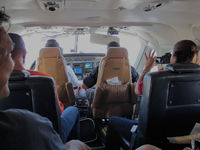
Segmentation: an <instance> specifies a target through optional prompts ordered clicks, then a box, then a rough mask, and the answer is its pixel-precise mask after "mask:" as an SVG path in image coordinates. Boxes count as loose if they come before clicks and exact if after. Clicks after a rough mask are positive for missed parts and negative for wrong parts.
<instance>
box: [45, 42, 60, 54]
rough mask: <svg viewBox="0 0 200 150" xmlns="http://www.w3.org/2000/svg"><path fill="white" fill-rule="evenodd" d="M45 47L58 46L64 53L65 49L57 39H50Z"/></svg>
mask: <svg viewBox="0 0 200 150" xmlns="http://www.w3.org/2000/svg"><path fill="white" fill-rule="evenodd" d="M45 47H58V48H59V49H60V52H61V54H63V49H62V48H61V47H60V45H59V43H58V42H57V41H56V40H55V39H49V40H48V41H47V42H46V44H45Z"/></svg>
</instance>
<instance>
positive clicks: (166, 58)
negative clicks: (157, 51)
mask: <svg viewBox="0 0 200 150" xmlns="http://www.w3.org/2000/svg"><path fill="white" fill-rule="evenodd" d="M170 58H171V53H165V54H164V55H163V56H161V57H157V59H156V63H157V64H169V63H170Z"/></svg>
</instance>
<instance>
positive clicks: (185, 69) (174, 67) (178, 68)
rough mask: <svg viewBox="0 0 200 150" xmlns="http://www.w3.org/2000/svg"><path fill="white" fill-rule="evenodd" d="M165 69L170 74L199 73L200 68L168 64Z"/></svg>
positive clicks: (190, 65)
mask: <svg viewBox="0 0 200 150" xmlns="http://www.w3.org/2000/svg"><path fill="white" fill-rule="evenodd" d="M165 69H166V70H169V71H172V72H179V73H182V72H183V73H190V72H200V66H199V65H197V64H193V63H181V64H179V63H176V64H168V65H167V66H166V67H165Z"/></svg>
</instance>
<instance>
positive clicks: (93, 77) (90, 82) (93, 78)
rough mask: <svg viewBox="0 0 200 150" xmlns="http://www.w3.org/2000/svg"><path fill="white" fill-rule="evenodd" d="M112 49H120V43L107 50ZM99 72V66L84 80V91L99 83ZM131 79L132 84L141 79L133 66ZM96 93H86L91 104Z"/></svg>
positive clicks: (111, 43) (111, 44) (90, 90)
mask: <svg viewBox="0 0 200 150" xmlns="http://www.w3.org/2000/svg"><path fill="white" fill-rule="evenodd" d="M110 47H120V45H119V43H117V42H115V41H112V42H110V43H109V44H108V45H107V50H108V49H109V48H110ZM98 70H99V66H97V67H96V68H94V70H93V71H92V72H90V73H89V75H88V76H87V77H86V78H84V79H83V85H82V88H83V89H88V88H91V87H93V86H94V85H95V84H96V83H97V78H98ZM131 78H132V83H134V82H137V80H138V78H139V75H138V73H137V72H136V70H135V68H134V67H132V66H131ZM94 91H95V89H89V90H87V92H86V94H87V97H88V99H89V101H90V102H91V103H92V101H93V97H94Z"/></svg>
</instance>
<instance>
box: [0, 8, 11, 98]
mask: <svg viewBox="0 0 200 150" xmlns="http://www.w3.org/2000/svg"><path fill="white" fill-rule="evenodd" d="M8 18H9V17H8V16H7V15H5V14H4V12H3V11H0V70H1V73H0V99H2V98H4V97H7V96H8V95H9V93H10V92H9V88H8V79H9V77H10V74H11V72H12V70H13V66H14V63H13V61H12V58H11V52H12V41H11V39H10V37H9V36H8V34H7V32H6V31H5V29H4V28H3V27H2V22H5V21H8Z"/></svg>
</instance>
